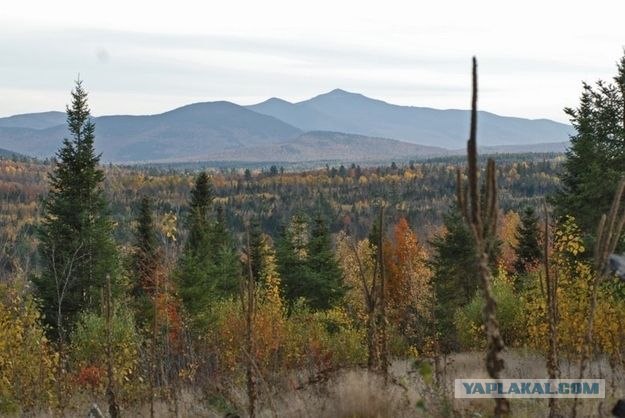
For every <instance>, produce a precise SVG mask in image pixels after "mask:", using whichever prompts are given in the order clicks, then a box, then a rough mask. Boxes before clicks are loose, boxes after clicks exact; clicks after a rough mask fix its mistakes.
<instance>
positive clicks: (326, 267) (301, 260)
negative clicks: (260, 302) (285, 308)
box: [277, 215, 345, 309]
mask: <svg viewBox="0 0 625 418" xmlns="http://www.w3.org/2000/svg"><path fill="white" fill-rule="evenodd" d="M277 255H278V268H279V272H280V276H281V277H282V283H283V285H284V292H285V297H286V299H287V300H288V301H289V302H291V303H292V302H295V301H296V300H297V299H300V298H303V299H304V300H305V301H306V303H308V305H309V306H310V307H312V308H313V309H328V308H330V307H332V306H334V305H335V304H336V303H337V302H338V301H339V300H340V299H341V298H342V297H343V295H344V293H345V289H344V287H343V274H342V271H341V269H340V267H339V265H338V261H337V260H336V258H335V256H334V252H333V250H332V241H331V238H330V231H329V229H328V227H327V226H326V224H325V222H324V220H323V218H322V217H321V216H317V217H316V218H315V220H314V221H313V226H312V228H311V227H310V226H309V224H308V221H307V220H306V219H305V218H304V217H303V216H301V215H296V216H294V217H293V219H292V220H291V222H290V224H289V225H288V226H287V227H286V228H285V230H284V232H283V235H282V237H281V239H280V241H279V243H278V246H277Z"/></svg>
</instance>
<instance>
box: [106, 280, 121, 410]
mask: <svg viewBox="0 0 625 418" xmlns="http://www.w3.org/2000/svg"><path fill="white" fill-rule="evenodd" d="M112 316H113V297H112V293H111V276H110V275H108V274H107V275H106V374H107V377H108V382H107V385H106V396H107V398H108V402H109V414H110V416H111V418H119V417H120V412H119V405H118V404H117V398H116V396H115V375H114V373H113V348H112V344H113V341H112V340H113V339H112Z"/></svg>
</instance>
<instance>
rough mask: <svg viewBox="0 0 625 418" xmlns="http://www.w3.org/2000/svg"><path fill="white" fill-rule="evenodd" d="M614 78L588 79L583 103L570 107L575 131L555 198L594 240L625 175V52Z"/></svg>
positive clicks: (561, 211) (563, 211)
mask: <svg viewBox="0 0 625 418" xmlns="http://www.w3.org/2000/svg"><path fill="white" fill-rule="evenodd" d="M613 81H614V82H613V83H606V82H603V81H599V82H597V84H596V86H595V87H593V86H591V85H589V84H586V83H584V84H583V90H582V94H581V98H580V103H579V106H578V107H577V108H576V109H572V108H566V109H565V112H566V114H567V115H568V116H569V117H570V120H571V124H572V125H573V127H574V128H575V131H576V133H575V134H574V135H573V136H572V137H571V146H570V148H569V149H568V151H567V153H566V160H565V162H564V170H563V172H562V174H561V176H560V179H561V183H562V189H561V190H560V191H559V192H558V193H557V194H556V195H555V196H553V198H552V203H553V204H554V206H555V211H556V215H557V216H563V215H567V214H569V215H573V216H574V217H575V220H576V222H577V223H578V225H579V226H580V227H581V228H582V230H583V231H584V233H585V235H586V238H587V241H588V243H589V244H592V236H593V235H594V234H595V233H596V228H597V225H598V223H599V218H600V216H601V214H603V213H607V212H608V210H609V207H610V204H611V202H612V198H613V195H614V192H615V190H616V185H617V183H618V181H619V180H620V178H621V177H623V175H625V56H623V57H622V58H621V60H620V62H619V63H618V65H617V75H616V76H615V77H614V80H613ZM589 253H590V254H592V251H590V252H589Z"/></svg>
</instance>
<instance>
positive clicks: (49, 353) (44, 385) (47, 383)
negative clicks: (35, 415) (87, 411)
mask: <svg viewBox="0 0 625 418" xmlns="http://www.w3.org/2000/svg"><path fill="white" fill-rule="evenodd" d="M57 364H58V354H57V353H55V352H54V350H53V349H52V348H51V346H50V343H49V341H48V340H47V338H46V335H45V331H44V328H43V326H42V324H41V315H40V313H39V310H38V309H37V305H36V303H35V301H34V300H33V299H32V297H30V296H24V295H23V294H22V292H21V291H20V290H18V289H16V288H15V287H13V286H6V285H3V286H0V414H23V413H24V412H25V411H29V410H35V409H38V408H41V409H45V408H46V407H48V406H50V405H51V404H52V403H54V401H55V397H54V371H55V368H56V366H57Z"/></svg>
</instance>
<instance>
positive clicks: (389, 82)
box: [0, 0, 625, 121]
mask: <svg viewBox="0 0 625 418" xmlns="http://www.w3.org/2000/svg"><path fill="white" fill-rule="evenodd" d="M473 5H478V7H476V10H473ZM624 16H625V1H623V0H613V1H605V0H594V1H592V2H591V1H577V0H568V1H560V0H558V1H555V0H551V1H548V0H540V1H536V0H524V1H502V0H498V1H479V0H477V1H473V2H468V1H466V0H460V1H451V0H430V1H425V0H421V1H416V0H406V1H394V0H386V1H380V0H377V1H367V0H331V1H326V0H314V1H297V0H288V1H282V0H253V1H240V0H227V1H206V0H204V1H199V0H196V1H187V0H176V1H171V0H169V1H166V2H165V1H155V0H152V1H138V0H123V1H118V0H103V1H84V0H82V1H70V0H55V1H30V0H19V1H18V0H3V1H2V2H0V116H7V115H11V114H17V113H27V112H36V111H45V110H62V109H63V108H64V106H65V104H66V103H67V102H68V100H69V91H70V90H71V88H72V83H73V80H74V79H75V78H76V76H77V74H80V77H81V78H82V79H84V81H85V85H86V87H87V89H88V90H89V92H90V103H91V108H92V112H93V113H94V114H95V115H103V114H120V113H125V114H126V113H127V114H145V113H159V112H162V111H165V110H169V109H171V108H174V107H177V106H181V105H184V104H188V103H191V102H198V101H212V100H230V101H233V102H236V103H239V104H252V103H256V102H259V101H262V100H265V99H267V98H269V97H273V96H276V97H281V98H284V99H286V100H290V101H298V100H302V99H306V98H309V97H311V96H314V95H317V94H320V93H323V92H326V91H329V90H332V89H334V88H342V89H345V90H348V91H354V92H359V93H363V94H365V95H367V96H370V97H374V98H379V99H382V100H385V101H388V102H391V103H397V104H404V105H414V106H429V107H436V108H467V107H468V103H469V90H468V86H469V69H470V68H469V66H470V57H471V55H473V54H475V55H477V57H478V60H479V65H480V83H481V97H480V108H481V109H483V110H488V111H491V112H494V113H498V114H503V115H512V116H521V117H530V118H542V117H546V118H551V119H555V120H559V121H566V117H565V115H564V114H563V112H562V108H563V107H564V106H574V105H576V103H577V99H578V96H579V93H580V87H581V82H582V80H586V81H589V82H594V81H595V80H597V79H599V78H603V79H608V78H611V77H612V76H613V75H614V73H615V63H616V61H617V60H618V59H619V58H620V56H621V55H622V54H623V46H625V26H624V25H623V21H624V20H623V19H624Z"/></svg>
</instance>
